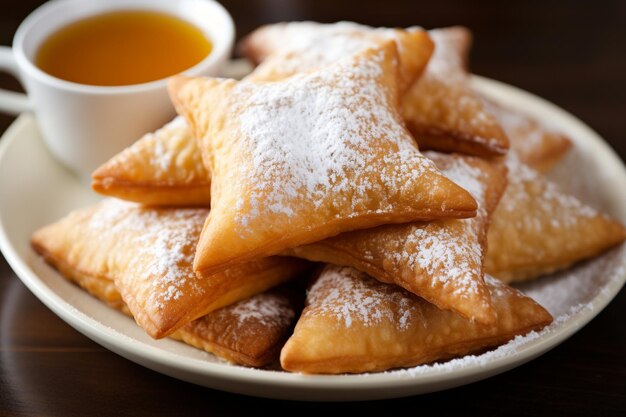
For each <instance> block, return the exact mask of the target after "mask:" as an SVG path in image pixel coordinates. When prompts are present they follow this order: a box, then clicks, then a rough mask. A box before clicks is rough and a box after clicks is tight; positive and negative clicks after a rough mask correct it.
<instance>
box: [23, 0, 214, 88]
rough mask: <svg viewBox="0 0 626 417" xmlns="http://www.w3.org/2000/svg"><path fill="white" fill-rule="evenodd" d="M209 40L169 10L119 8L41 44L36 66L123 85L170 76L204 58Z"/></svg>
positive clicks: (68, 77)
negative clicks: (160, 11) (121, 9)
mask: <svg viewBox="0 0 626 417" xmlns="http://www.w3.org/2000/svg"><path fill="white" fill-rule="evenodd" d="M211 48H212V45H211V42H210V41H209V40H208V39H207V38H206V36H205V35H204V34H203V33H202V31H201V30H200V29H198V28H197V27H195V26H194V25H192V24H191V23H189V22H186V21H184V20H182V19H179V18H176V17H173V16H171V15H168V14H165V13H158V12H151V11H119V12H111V13H106V14H101V15H97V16H93V17H89V18H85V19H82V20H79V21H76V22H74V23H71V24H69V25H67V26H65V27H63V28H61V29H59V30H57V31H56V32H54V33H53V34H52V35H51V36H49V37H48V38H47V39H46V40H45V41H44V42H43V43H42V45H41V46H40V47H39V50H38V51H37V54H36V57H35V63H36V65H37V66H38V67H39V68H40V69H42V70H43V71H45V72H47V73H48V74H50V75H53V76H55V77H57V78H61V79H63V80H66V81H72V82H75V83H79V84H89V85H98V86H122V85H131V84H141V83H146V82H150V81H155V80H160V79H162V78H167V77H169V76H171V75H174V74H177V73H180V72H182V71H185V70H186V69H188V68H191V67H193V66H194V65H196V64H197V63H199V62H200V61H202V60H203V59H204V58H205V57H206V56H207V55H209V53H210V52H211Z"/></svg>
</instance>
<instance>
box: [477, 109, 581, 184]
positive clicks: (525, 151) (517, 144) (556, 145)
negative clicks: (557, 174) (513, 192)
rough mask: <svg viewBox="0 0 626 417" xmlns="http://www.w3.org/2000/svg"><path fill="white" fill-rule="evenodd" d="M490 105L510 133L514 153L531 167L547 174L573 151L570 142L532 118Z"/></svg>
mask: <svg viewBox="0 0 626 417" xmlns="http://www.w3.org/2000/svg"><path fill="white" fill-rule="evenodd" d="M486 103H487V108H488V109H489V111H490V112H491V113H492V114H493V115H494V116H496V118H497V119H498V121H499V122H500V125H501V126H502V128H503V129H504V131H505V132H506V134H507V136H508V138H509V141H510V143H511V150H512V151H514V152H515V153H516V154H517V156H518V157H519V159H520V160H521V161H522V162H523V163H524V164H526V165H528V166H529V167H531V168H533V169H536V170H537V171H540V172H546V171H548V170H549V169H550V168H552V167H553V166H554V165H555V164H556V163H557V162H559V161H560V160H561V159H563V157H564V156H565V155H566V154H567V152H568V151H569V150H570V149H571V147H572V142H571V141H570V139H568V138H567V137H566V136H564V135H563V134H562V133H559V132H557V131H556V130H554V129H552V128H550V127H548V126H546V125H544V124H543V123H542V122H540V121H539V120H536V119H535V118H533V117H531V116H530V115H528V114H525V113H523V112H521V111H519V110H514V109H512V108H509V107H507V106H505V105H504V104H501V103H497V102H495V101H493V100H486Z"/></svg>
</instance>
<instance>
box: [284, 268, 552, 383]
mask: <svg viewBox="0 0 626 417" xmlns="http://www.w3.org/2000/svg"><path fill="white" fill-rule="evenodd" d="M485 281H486V283H487V286H488V287H489V290H490V291H491V300H492V304H493V306H494V308H495V310H496V311H497V313H498V320H497V322H496V324H495V325H493V326H484V325H481V324H478V323H475V322H472V321H471V320H467V319H465V318H463V317H461V316H458V315H456V314H455V313H452V312H449V311H444V310H440V309H438V308H437V307H435V306H434V305H432V304H430V303H428V302H426V301H424V300H423V299H421V298H419V297H416V296H415V295H413V294H411V293H409V292H407V291H404V290H402V289H400V288H398V287H396V286H393V285H388V284H383V283H380V282H378V281H376V280H374V279H372V278H370V277H368V276H367V275H366V274H364V273H361V272H358V271H356V270H355V269H352V268H346V267H337V266H327V267H326V268H325V269H324V270H323V271H322V272H321V274H320V276H319V278H318V279H317V280H316V281H315V282H314V283H313V285H312V286H311V288H310V289H309V291H308V292H307V298H306V307H305V309H304V312H303V313H302V315H301V317H300V319H299V320H298V323H297V324H296V328H295V330H294V333H293V335H292V336H291V338H290V339H289V340H288V341H287V343H286V344H285V346H284V347H283V350H282V352H281V355H280V361H281V365H282V366H283V368H284V369H286V370H288V371H292V372H302V373H323V374H339V373H357V372H374V371H384V370H386V369H392V368H399V367H408V366H415V365H420V364H425V363H429V362H433V361H437V360H442V359H448V358H452V357H455V356H462V355H466V354H469V353H479V352H482V351H484V350H486V349H488V348H491V347H494V346H497V345H500V344H503V343H506V342H507V341H509V340H510V339H512V338H514V337H515V336H516V335H522V334H525V333H527V332H530V331H532V330H539V329H541V328H543V327H544V326H546V325H548V324H549V323H550V322H551V321H552V317H551V316H550V314H549V313H548V312H547V311H546V310H545V309H543V308H542V307H541V306H540V305H538V304H537V303H535V302H534V301H533V300H532V299H530V298H528V297H526V296H524V295H523V294H522V293H520V292H519V291H517V290H515V289H513V288H510V287H508V286H506V285H505V284H502V283H500V282H498V281H497V280H495V279H493V278H491V277H486V279H485Z"/></svg>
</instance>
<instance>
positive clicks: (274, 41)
mask: <svg viewBox="0 0 626 417" xmlns="http://www.w3.org/2000/svg"><path fill="white" fill-rule="evenodd" d="M397 33H398V32H397V31H396V30H394V29H388V28H373V27H370V26H364V25H359V24H357V23H353V22H337V23H333V24H320V23H316V22H290V23H285V24H276V25H271V26H266V27H264V28H262V29H260V30H259V32H258V33H255V34H254V35H253V36H256V37H257V38H258V41H259V42H261V43H262V44H263V46H265V45H268V44H269V45H271V47H270V48H269V52H270V56H269V57H266V56H258V57H257V58H260V59H261V60H263V61H264V62H262V63H261V65H259V67H257V69H255V71H254V73H253V75H252V76H253V77H255V78H257V79H262V78H264V77H267V74H270V75H271V74H275V73H276V72H280V73H281V74H285V75H287V74H295V73H298V72H303V71H308V70H311V69H316V68H320V67H321V66H325V65H329V64H332V63H334V62H336V61H339V60H341V59H343V58H344V57H346V56H349V55H352V54H355V53H358V52H360V51H363V50H365V49H367V48H371V47H373V46H376V45H377V43H379V42H381V41H382V40H385V39H389V40H396V39H397ZM396 43H397V45H398V47H399V48H402V46H403V44H402V42H396ZM259 49H262V48H259ZM400 52H401V53H402V51H400ZM265 58H267V59H266V60H265Z"/></svg>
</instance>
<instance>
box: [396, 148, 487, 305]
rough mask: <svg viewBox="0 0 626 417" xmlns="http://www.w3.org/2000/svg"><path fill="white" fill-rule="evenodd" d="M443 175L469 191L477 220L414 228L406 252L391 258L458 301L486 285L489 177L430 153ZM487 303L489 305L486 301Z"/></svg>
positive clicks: (458, 159)
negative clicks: (422, 273)
mask: <svg viewBox="0 0 626 417" xmlns="http://www.w3.org/2000/svg"><path fill="white" fill-rule="evenodd" d="M426 155H427V156H430V157H434V158H435V161H437V160H439V161H442V162H443V166H441V165H440V166H439V168H440V169H441V170H442V173H443V174H444V175H445V176H446V177H448V178H449V179H451V180H452V181H454V182H456V183H457V184H458V185H460V186H461V187H463V188H465V189H466V190H467V191H469V192H470V193H471V194H472V196H473V197H474V198H475V200H476V202H477V204H478V212H477V215H476V217H474V218H471V219H466V220H445V221H439V222H431V223H425V224H416V225H414V226H412V230H411V233H410V234H408V235H407V239H406V243H405V250H404V251H402V252H399V253H392V254H390V255H391V256H392V257H394V258H395V259H396V262H406V263H407V266H408V267H409V268H410V269H412V270H416V269H419V270H422V271H425V272H426V274H427V275H428V276H429V277H431V278H432V280H431V286H433V287H438V286H443V288H444V289H447V290H448V291H451V292H452V294H454V296H456V297H461V298H467V297H470V296H473V295H475V294H476V293H478V292H479V284H480V283H481V282H482V259H483V247H482V245H481V242H480V239H479V234H480V233H483V234H484V233H485V222H486V218H487V212H486V210H485V204H486V203H485V192H486V186H487V185H486V182H485V181H486V178H485V174H484V173H483V172H482V171H481V170H480V169H478V168H477V167H474V166H472V165H470V164H469V163H468V162H467V161H465V160H464V159H463V158H461V157H446V156H443V155H439V154H436V153H432V152H430V153H427V154H426ZM485 302H486V301H485Z"/></svg>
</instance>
